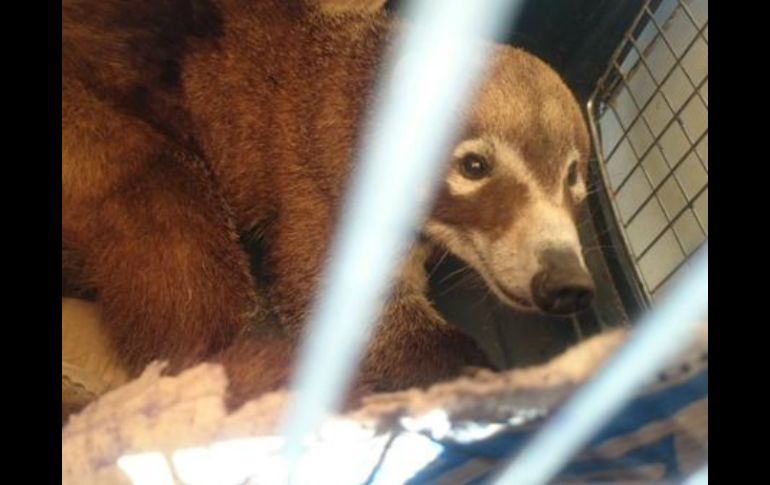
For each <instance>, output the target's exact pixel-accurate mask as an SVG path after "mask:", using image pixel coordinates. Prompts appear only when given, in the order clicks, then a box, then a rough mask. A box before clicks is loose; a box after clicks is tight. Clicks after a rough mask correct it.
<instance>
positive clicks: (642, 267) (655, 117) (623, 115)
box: [588, 0, 708, 303]
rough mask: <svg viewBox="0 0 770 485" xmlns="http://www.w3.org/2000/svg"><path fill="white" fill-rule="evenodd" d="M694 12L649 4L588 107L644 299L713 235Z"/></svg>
mask: <svg viewBox="0 0 770 485" xmlns="http://www.w3.org/2000/svg"><path fill="white" fill-rule="evenodd" d="M705 5H706V6H705V7H704V6H703V4H701V5H695V7H699V8H700V10H701V11H703V10H704V9H707V4H705ZM696 10H697V8H694V2H692V1H686V0H663V1H661V2H655V3H653V2H651V1H649V0H648V1H647V2H645V3H644V4H643V5H642V8H641V9H640V12H639V15H638V16H637V18H636V20H635V21H634V23H633V25H632V26H631V28H630V29H629V30H628V32H627V33H626V35H625V37H624V39H623V41H622V42H621V45H619V46H618V48H617V49H616V51H615V54H614V55H613V58H612V61H611V62H610V63H609V66H608V68H607V70H606V71H605V73H604V75H603V76H602V77H601V79H600V80H599V82H598V83H597V88H596V90H595V91H594V93H593V94H592V95H591V99H590V101H589V104H588V109H589V115H590V116H589V118H590V124H591V131H592V134H593V137H594V141H595V146H596V152H597V162H596V165H597V166H596V168H597V172H598V174H599V176H600V177H601V179H602V184H603V186H605V187H606V188H607V192H608V197H607V199H608V201H607V202H608V205H609V206H610V211H609V212H610V213H611V215H612V217H613V218H614V219H615V221H616V223H615V224H613V225H612V226H613V230H615V231H616V232H618V233H619V238H620V240H621V241H622V243H623V244H624V246H625V248H624V250H623V251H620V252H622V253H623V254H626V255H628V258H626V259H625V261H626V264H627V265H628V266H629V267H630V272H629V273H630V274H631V275H633V277H634V278H635V279H636V280H637V281H638V286H639V287H640V288H641V290H642V292H643V294H644V295H643V296H644V298H646V299H647V301H648V303H649V302H651V301H652V300H653V299H654V298H656V297H657V295H658V294H659V293H660V291H661V290H663V289H664V288H665V287H666V284H667V283H668V281H670V279H671V277H672V276H673V274H674V273H676V272H677V271H679V270H680V269H681V268H683V267H685V266H686V265H687V262H688V261H689V260H690V258H691V257H692V254H694V252H695V251H697V250H698V248H700V247H702V246H703V245H704V244H705V241H707V240H708V199H707V197H708V159H707V153H706V154H704V153H702V152H703V151H704V149H705V150H707V148H706V147H707V143H708V99H707V96H706V95H705V94H704V92H703V90H704V89H707V85H708V66H707V59H704V58H702V57H701V56H700V54H701V51H702V50H703V49H706V52H707V49H708V38H707V37H706V32H707V29H708V14H707V10H705V11H706V13H705V15H702V13H703V12H701V15H700V20H699V16H698V15H696V12H695V11H696ZM662 17H664V18H662ZM675 27H676V28H675ZM699 49H700V51H699ZM696 162H697V164H698V167H697V169H696V167H694V166H693V163H696ZM651 171H652V172H655V175H653V174H652V172H651ZM702 179H705V180H702ZM615 251H618V250H617V249H616V250H615ZM653 253H655V254H653ZM661 255H663V256H661ZM620 277H627V276H623V275H621V276H620Z"/></svg>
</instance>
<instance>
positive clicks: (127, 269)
mask: <svg viewBox="0 0 770 485" xmlns="http://www.w3.org/2000/svg"><path fill="white" fill-rule="evenodd" d="M383 3H384V1H382V0H380V1H377V0H373V1H369V2H360V3H355V2H346V1H343V0H336V1H335V0H326V1H323V0H316V1H313V0H305V1H301V0H286V1H281V0H167V1H159V0H63V1H62V279H63V282H66V284H67V285H68V286H74V287H78V288H83V289H88V290H89V291H92V292H93V293H94V294H95V295H96V297H97V299H98V301H99V303H100V306H101V311H102V315H103V324H104V325H105V326H106V329H107V331H108V333H109V335H110V337H111V340H112V343H113V345H114V347H115V350H116V352H117V354H118V356H119V358H120V359H121V361H122V362H123V364H124V365H125V366H126V368H127V369H128V370H129V371H130V372H132V373H134V374H135V373H138V372H139V371H141V370H142V369H143V367H144V366H145V365H146V364H147V363H149V362H150V361H152V360H154V359H166V360H168V361H169V362H170V368H171V370H172V371H173V370H179V369H183V368H185V367H186V366H189V365H191V364H194V363H197V362H201V361H204V360H214V361H220V362H223V363H224V364H225V366H226V368H227V370H228V373H229V377H230V380H231V386H232V388H231V392H232V393H233V396H234V397H233V399H234V401H233V402H239V401H242V400H243V399H245V398H247V397H249V396H253V395H255V394H257V393H259V392H262V391H265V390H268V389H273V388H275V387H277V386H279V385H281V384H282V383H284V382H285V378H286V375H287V372H288V367H289V363H290V362H291V357H292V351H293V349H294V345H295V342H296V341H297V339H298V337H299V335H300V333H301V330H302V325H303V322H304V321H305V319H306V315H307V311H308V309H309V305H310V303H311V301H312V298H313V295H314V291H315V288H316V286H317V285H318V283H319V278H320V274H321V270H322V268H323V266H324V263H325V258H326V254H327V250H328V247H329V240H330V236H331V234H332V232H333V230H334V225H335V219H336V216H337V210H338V208H339V207H340V203H341V198H342V197H343V195H344V189H345V186H346V181H347V178H348V174H349V172H350V170H351V163H352V162H353V161H354V160H355V155H356V147H357V145H356V144H357V142H358V137H359V134H360V129H361V126H362V125H363V123H364V121H365V116H366V115H367V107H368V106H369V100H370V99H371V97H372V92H373V88H374V86H375V84H376V79H377V76H378V75H379V73H380V67H381V61H382V59H383V57H384V54H385V52H386V51H387V49H388V46H389V45H390V41H391V40H392V39H393V38H394V37H395V36H396V35H397V31H398V30H399V29H400V28H402V26H401V24H400V23H399V22H398V20H396V19H395V18H393V16H392V15H391V14H389V13H386V12H385V11H384V10H383V9H382V8H381V7H382V4H383ZM493 49H494V52H493V55H492V60H491V65H490V68H489V71H488V73H487V75H486V77H485V79H484V82H483V83H482V85H481V87H480V89H479V90H478V92H477V93H476V97H475V99H474V101H473V103H471V106H470V108H469V109H468V112H467V113H465V114H464V115H465V116H466V120H465V125H464V126H465V128H464V131H463V132H462V136H461V137H460V138H459V139H458V141H457V143H456V145H455V147H454V148H453V150H452V151H451V153H447V163H446V173H445V180H444V183H443V186H442V188H441V190H440V193H439V195H438V198H437V200H436V202H435V206H434V208H433V210H432V212H431V215H430V217H429V219H428V220H427V221H426V223H425V225H424V227H423V230H422V234H421V237H420V239H419V240H418V241H416V242H415V245H414V248H413V250H412V251H411V253H410V254H409V257H408V260H407V261H405V262H402V264H403V268H404V269H403V272H402V275H401V277H400V278H399V279H398V281H396V282H395V286H394V290H393V293H392V296H391V298H390V301H389V303H388V305H387V307H386V308H385V311H384V314H383V316H382V319H381V322H380V323H379V326H378V329H377V331H376V334H375V336H374V338H373V341H372V343H371V344H370V347H369V350H368V353H367V356H366V358H365V361H364V363H363V365H362V369H361V371H360V378H359V381H360V383H361V386H362V388H365V389H368V390H374V391H384V390H395V389H402V388H406V387H411V386H420V385H426V384H430V383H433V382H436V381H438V380H442V379H446V378H450V377H454V376H457V375H458V374H459V373H460V372H461V371H462V369H463V368H464V367H466V366H479V365H485V363H486V361H485V358H484V356H483V354H482V353H481V352H480V351H479V350H478V349H477V347H476V346H475V344H474V343H473V342H472V341H471V339H470V338H468V337H467V336H466V335H465V334H463V333H462V332H461V331H459V330H458V329H456V328H455V327H453V326H450V325H448V324H447V323H446V322H445V321H444V320H443V319H442V317H441V316H440V315H439V314H438V313H437V312H436V311H435V310H434V308H433V307H432V306H431V302H430V301H429V300H428V298H427V296H426V284H427V281H426V273H425V269H424V263H425V260H426V258H428V257H429V255H430V254H431V253H432V252H434V251H436V250H448V251H450V252H451V253H452V254H454V255H456V256H457V257H459V258H460V259H462V260H464V261H465V262H466V263H468V264H469V265H470V266H471V267H473V268H474V269H475V270H476V271H478V272H479V273H480V274H481V275H482V276H483V278H484V280H485V281H486V283H487V284H488V286H489V288H490V289H491V291H492V292H494V293H495V294H496V295H497V296H498V297H499V298H500V300H502V301H503V302H504V303H507V304H508V305H510V306H511V307H514V308H518V309H521V310H525V311H541V312H546V313H553V314H565V313H572V312H575V311H578V310H580V309H582V308H584V307H586V306H587V305H588V304H589V301H590V299H591V294H592V281H591V277H590V275H589V274H588V271H587V270H586V267H585V264H584V262H583V258H582V251H581V247H580V242H579V240H578V236H577V231H576V223H575V220H576V208H577V207H578V206H579V204H580V203H581V201H582V200H583V198H584V196H585V192H586V189H585V187H586V183H585V173H584V172H585V169H586V160H587V157H588V153H589V137H588V133H587V129H586V126H585V123H584V120H583V117H582V114H581V111H580V108H579V107H578V105H577V103H576V101H575V99H574V98H573V96H572V94H571V92H570V91H569V89H568V88H567V87H566V85H565V84H564V83H563V82H562V80H561V79H560V77H559V76H558V75H557V74H556V73H555V72H554V71H553V70H552V69H551V68H550V67H548V66H547V65H546V64H545V63H543V62H542V61H540V60H538V59H537V58H535V57H534V56H532V55H530V54H528V53H526V52H524V51H522V50H519V49H515V48H512V47H508V46H494V47H493ZM249 238H251V239H254V240H257V241H258V243H259V246H260V248H261V255H262V257H261V258H260V261H259V264H258V271H257V273H258V274H257V275H256V278H254V277H253V276H252V272H251V271H250V266H249V260H248V257H247V254H246V252H245V250H244V247H243V241H244V240H247V239H249ZM372 277H377V275H372ZM258 285H259V289H258ZM266 308H267V309H269V315H268V316H270V315H272V316H274V319H275V322H277V325H275V326H272V325H271V324H270V318H266V315H267V312H266V311H264V309H266ZM331 351H333V350H331Z"/></svg>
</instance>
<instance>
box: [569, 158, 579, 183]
mask: <svg viewBox="0 0 770 485" xmlns="http://www.w3.org/2000/svg"><path fill="white" fill-rule="evenodd" d="M578 175H580V174H579V173H578V164H577V161H573V162H572V163H570V165H569V168H568V169H567V184H569V186H570V187H573V186H574V185H575V184H576V183H578Z"/></svg>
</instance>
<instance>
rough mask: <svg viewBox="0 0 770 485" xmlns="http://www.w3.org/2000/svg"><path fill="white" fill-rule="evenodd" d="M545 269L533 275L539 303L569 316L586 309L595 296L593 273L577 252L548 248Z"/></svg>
mask: <svg viewBox="0 0 770 485" xmlns="http://www.w3.org/2000/svg"><path fill="white" fill-rule="evenodd" d="M540 263H541V266H542V268H543V269H542V270H541V271H540V272H539V273H537V274H536V275H535V277H534V278H532V296H533V299H534V300H535V304H536V305H537V306H538V307H539V308H540V309H541V310H543V311H544V312H546V313H553V314H557V315H565V314H570V313H575V312H579V311H580V310H585V309H586V308H588V306H589V305H590V304H591V300H593V296H594V283H593V280H592V279H591V275H590V274H589V273H588V272H587V271H586V270H585V269H583V266H582V265H581V264H580V260H579V259H578V256H577V254H575V253H574V252H573V251H545V252H543V254H542V255H541V257H540Z"/></svg>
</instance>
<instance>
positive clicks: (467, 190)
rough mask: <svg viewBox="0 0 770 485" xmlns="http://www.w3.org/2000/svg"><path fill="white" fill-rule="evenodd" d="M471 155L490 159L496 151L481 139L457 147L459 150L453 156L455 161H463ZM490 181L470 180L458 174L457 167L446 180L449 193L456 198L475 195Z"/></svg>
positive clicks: (487, 179)
mask: <svg viewBox="0 0 770 485" xmlns="http://www.w3.org/2000/svg"><path fill="white" fill-rule="evenodd" d="M471 153H475V154H478V155H482V156H485V157H489V156H491V155H493V154H494V151H493V147H491V146H490V145H489V143H487V142H486V141H484V140H482V139H480V138H474V139H471V140H465V141H464V142H462V143H460V144H459V145H457V148H455V150H454V152H453V153H452V156H453V157H454V159H455V160H461V159H462V158H463V157H465V156H466V155H469V154H471ZM488 181H489V178H487V177H485V178H482V179H479V180H470V179H468V178H466V177H464V176H463V175H462V174H461V173H460V172H458V171H457V169H456V167H454V168H453V170H452V171H451V172H450V173H449V176H448V177H447V179H446V183H447V186H448V187H449V193H450V194H452V195H453V196H456V197H458V196H467V195H470V194H473V193H475V192H476V191H478V190H479V189H480V188H481V187H483V186H484V185H486V183H487V182H488Z"/></svg>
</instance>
